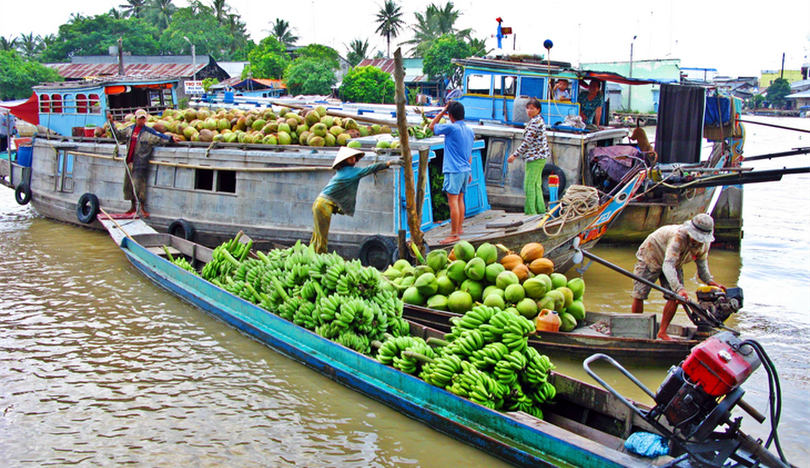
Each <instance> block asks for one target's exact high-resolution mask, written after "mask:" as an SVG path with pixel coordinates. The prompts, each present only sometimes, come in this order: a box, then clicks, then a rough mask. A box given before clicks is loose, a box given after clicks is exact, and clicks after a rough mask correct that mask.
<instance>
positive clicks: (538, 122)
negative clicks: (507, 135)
mask: <svg viewBox="0 0 810 468" xmlns="http://www.w3.org/2000/svg"><path fill="white" fill-rule="evenodd" d="M550 155H551V148H550V147H549V146H548V139H547V138H546V122H545V121H544V120H543V118H542V117H540V114H537V115H536V116H534V118H532V119H531V120H529V123H528V125H526V132H525V133H524V134H523V142H522V143H521V144H520V146H519V147H518V149H517V150H515V153H514V156H515V157H518V158H526V161H536V160H538V159H548V157H549V156H550Z"/></svg>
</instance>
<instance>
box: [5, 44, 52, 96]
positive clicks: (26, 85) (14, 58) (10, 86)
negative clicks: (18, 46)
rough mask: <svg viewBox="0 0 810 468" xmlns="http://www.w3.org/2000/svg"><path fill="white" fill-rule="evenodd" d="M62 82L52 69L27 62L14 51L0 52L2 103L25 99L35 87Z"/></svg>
mask: <svg viewBox="0 0 810 468" xmlns="http://www.w3.org/2000/svg"><path fill="white" fill-rule="evenodd" d="M61 80H62V78H61V77H60V76H59V74H58V73H57V72H56V70H54V69H52V68H48V67H46V66H44V65H42V64H40V63H38V62H31V61H25V60H23V59H22V58H21V57H20V56H19V55H18V54H17V52H15V51H13V50H0V101H5V100H11V99H25V98H27V97H29V96H31V88H32V87H33V86H36V85H38V84H40V83H43V82H49V81H61Z"/></svg>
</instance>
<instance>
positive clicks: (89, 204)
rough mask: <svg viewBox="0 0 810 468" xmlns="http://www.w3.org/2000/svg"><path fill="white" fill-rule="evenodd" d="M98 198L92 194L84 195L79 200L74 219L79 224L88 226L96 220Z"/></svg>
mask: <svg viewBox="0 0 810 468" xmlns="http://www.w3.org/2000/svg"><path fill="white" fill-rule="evenodd" d="M98 212H99V210H98V197H97V196H96V195H95V194H92V193H85V194H84V195H82V196H81V197H80V198H79V204H78V205H77V206H76V217H77V218H79V222H81V223H84V224H90V223H92V222H93V221H95V220H96V216H98Z"/></svg>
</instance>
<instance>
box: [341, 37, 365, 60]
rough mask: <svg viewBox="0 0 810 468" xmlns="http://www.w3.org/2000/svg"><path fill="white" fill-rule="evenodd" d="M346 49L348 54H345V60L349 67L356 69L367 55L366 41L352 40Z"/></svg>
mask: <svg viewBox="0 0 810 468" xmlns="http://www.w3.org/2000/svg"><path fill="white" fill-rule="evenodd" d="M348 49H349V52H348V53H347V54H346V60H348V62H349V64H350V65H351V66H353V67H356V66H357V64H358V63H360V62H362V61H363V59H364V58H366V55H368V39H366V40H365V41H361V40H360V39H354V40H352V42H350V43H349V47H348Z"/></svg>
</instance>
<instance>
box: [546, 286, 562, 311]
mask: <svg viewBox="0 0 810 468" xmlns="http://www.w3.org/2000/svg"><path fill="white" fill-rule="evenodd" d="M545 297H550V298H552V299H553V300H554V307H553V309H554V310H556V311H557V312H562V310H563V308H564V307H565V295H564V294H563V293H562V291H558V290H556V289H552V290H551V291H549V292H547V293H546V296H545Z"/></svg>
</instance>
